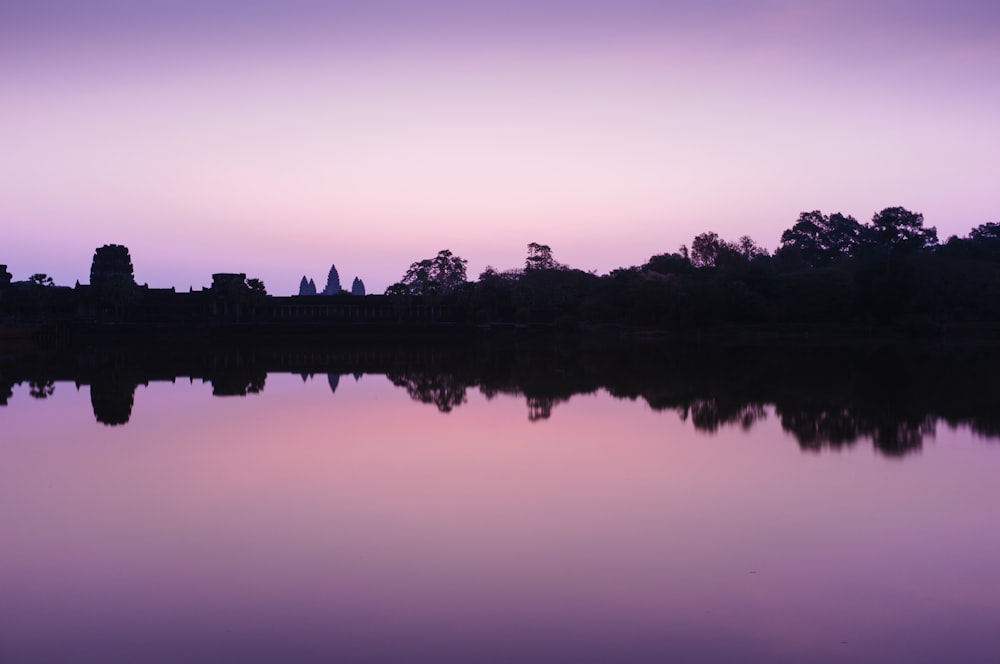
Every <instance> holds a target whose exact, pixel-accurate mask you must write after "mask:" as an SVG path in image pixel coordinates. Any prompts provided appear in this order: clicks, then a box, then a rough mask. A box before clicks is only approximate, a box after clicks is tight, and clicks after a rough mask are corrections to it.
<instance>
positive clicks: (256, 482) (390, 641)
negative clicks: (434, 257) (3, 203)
mask: <svg viewBox="0 0 1000 664" xmlns="http://www.w3.org/2000/svg"><path fill="white" fill-rule="evenodd" d="M828 354H829V357H823V355H824V354H821V353H811V352H799V353H773V352H768V351H762V350H754V351H753V352H748V351H746V350H742V351H741V350H738V349H734V350H720V349H714V350H706V349H672V350H671V349H667V348H652V349H650V348H646V349H639V351H638V352H637V351H632V350H628V351H624V350H616V349H615V348H604V347H602V348H601V349H599V350H597V351H587V350H577V351H573V352H570V351H567V350H565V349H560V350H559V351H558V352H555V351H551V350H550V349H548V348H547V347H545V346H544V345H541V344H536V345H532V344H528V343H520V345H518V344H517V343H511V344H507V345H504V344H478V343H472V344H468V345H459V346H457V347H456V348H453V349H446V348H440V347H435V346H427V345H424V346H420V345H412V346H409V347H395V346H389V345H382V346H378V345H374V344H370V345H368V346H357V345H354V346H347V345H341V346H337V347H333V345H331V347H329V348H325V347H318V348H317V347H312V348H310V347H308V346H306V347H303V346H302V345H294V344H290V345H289V346H288V347H280V346H272V347H253V348H250V347H244V348H241V349H238V351H237V350H233V349H214V350H213V349H206V348H192V349H187V350H185V351H184V352H180V351H171V352H170V353H169V354H162V353H156V354H153V353H150V352H148V351H147V350H146V349H128V348H124V349H112V350H107V351H104V352H91V353H84V354H74V353H65V354H62V355H60V354H59V353H55V352H49V353H38V354H36V355H34V356H19V357H10V356H8V357H5V358H3V359H0V377H2V378H0V394H4V393H8V394H9V393H11V392H12V391H13V394H14V396H13V402H12V404H11V406H12V407H11V406H8V407H7V408H3V409H0V429H2V433H0V526H2V528H0V530H2V532H3V536H4V540H3V546H2V552H3V565H0V594H2V597H3V601H2V602H0V661H5V662H6V661H11V662H67V661H70V662H77V661H89V662H152V663H154V664H155V663H158V662H230V661H232V662H241V663H243V662H317V663H319V662H400V661H404V662H423V661H428V662H461V663H463V664H464V663H466V662H477V663H479V662H573V663H574V664H581V663H586V662H628V663H629V664H632V663H641V664H647V663H648V664H654V663H655V664H659V663H660V662H673V661H678V662H699V663H701V662H709V663H713V662H715V663H723V662H725V663H728V662H769V663H771V664H773V663H775V662H780V663H786V662H787V663H789V664H791V663H798V662H823V663H830V664H832V663H834V662H846V661H849V662H864V663H865V664H869V663H871V664H875V663H877V662H884V661H891V662H907V663H908V664H909V663H918V664H921V663H923V662H927V663H931V662H941V661H961V662H996V661H1000V659H998V657H997V656H998V655H1000V649H998V642H997V639H996V625H995V623H996V618H995V616H996V615H997V611H998V609H1000V605H998V601H1000V600H998V598H1000V577H998V576H997V574H996V569H997V564H996V561H997V560H998V559H1000V531H998V529H997V528H996V527H995V522H996V504H997V500H998V499H1000V485H998V484H997V482H996V477H997V476H998V475H1000V446H998V445H986V444H982V443H981V442H978V441H976V440H975V437H974V436H973V435H971V434H970V432H969V430H968V428H967V427H968V426H975V427H977V428H978V429H979V430H983V429H986V428H988V427H989V426H990V425H991V423H993V424H995V422H996V419H995V418H996V417H997V415H996V413H997V410H998V409H997V408H995V406H996V405H997V404H996V399H997V396H996V393H995V392H994V391H993V390H991V389H989V387H990V383H989V379H991V378H992V375H993V371H994V370H995V368H996V366H997V365H996V363H993V362H991V360H990V359H989V358H988V357H985V356H983V354H981V353H980V354H970V355H969V357H967V358H965V359H963V358H962V357H961V356H959V357H957V358H954V357H953V358H951V360H949V362H950V364H949V363H946V362H945V361H944V359H941V360H936V359H930V358H928V356H926V355H925V356H920V355H916V356H902V355H899V354H897V355H895V356H894V357H892V358H890V359H889V360H887V361H885V362H882V363H879V362H876V361H875V360H874V358H873V357H872V355H873V354H874V351H873V353H869V354H868V355H865V354H860V355H859V356H856V357H851V356H848V355H847V354H844V353H828ZM946 364H948V367H950V368H948V367H945V365H946ZM942 367H944V368H942ZM362 372H363V373H367V374H369V375H370V376H374V378H372V379H370V380H369V376H366V379H365V380H364V381H361V382H360V383H355V381H351V380H350V379H349V378H348V375H357V374H361V373H362ZM300 376H304V378H305V380H306V381H309V382H308V384H306V385H303V383H302V382H301V381H300ZM324 377H325V379H324ZM383 377H385V378H383ZM178 378H180V380H177V379H178ZM189 378H190V381H189ZM265 378H266V386H267V389H266V390H265V391H264V392H263V393H262V394H255V392H258V391H260V390H261V389H262V388H263V387H264V384H265ZM171 380H176V381H177V384H172V383H171V382H169V381H171ZM191 382H201V383H202V384H200V385H191ZM73 383H76V384H78V385H80V386H81V387H82V388H83V389H82V390H80V391H77V390H73V389H68V387H67V386H68V385H72V384H73ZM147 383H148V385H147V387H146V388H145V389H142V390H137V389H136V386H138V385H145V384H147ZM32 384H35V385H36V386H49V387H54V388H55V390H54V392H50V396H49V397H48V398H46V399H44V400H35V399H32V398H30V397H29V392H30V391H32V390H31V386H32ZM14 385H18V386H19V388H18V389H16V390H11V388H12V386H14ZM209 388H211V389H209ZM334 388H336V389H334ZM400 388H402V389H400ZM41 391H43V392H49V388H48V387H46V388H45V389H42V390H41ZM87 392H89V396H90V402H89V403H88V401H87ZM210 393H214V394H244V395H247V396H246V397H245V398H231V397H230V398H225V399H215V398H213V397H211V396H210ZM579 395H590V396H588V397H586V398H581V397H580V396H579ZM493 397H496V398H493ZM133 399H134V400H135V401H136V404H135V408H134V410H133V408H132V403H133ZM411 399H413V400H412V401H411ZM423 404H426V405H423ZM91 405H92V406H93V409H94V414H95V416H96V417H97V418H98V420H100V421H101V422H104V423H106V424H121V423H123V422H125V421H127V420H128V419H129V416H130V412H131V413H132V419H131V422H130V423H129V425H128V426H124V427H123V426H117V427H114V428H113V429H112V428H109V427H104V426H101V425H96V426H95V425H93V424H92V423H91V422H87V421H83V420H89V418H90V413H89V411H88V409H89V408H90V406H91ZM442 412H444V413H450V414H448V415H443V414H442ZM526 415H527V417H526ZM991 418H992V419H991ZM954 423H961V424H963V425H966V426H963V428H962V429H961V430H950V429H949V428H948V425H950V424H954ZM782 430H784V431H788V432H791V433H792V435H794V436H795V439H797V440H798V441H799V445H801V449H802V450H808V451H810V453H808V454H802V453H800V448H799V446H798V445H796V443H795V442H793V441H794V439H793V438H792V437H791V435H788V434H785V433H783V431H782ZM935 434H937V435H938V436H939V441H940V442H939V444H936V445H928V446H926V451H925V453H923V454H920V455H915V454H910V455H908V456H907V457H906V462H905V463H897V462H895V461H889V462H887V461H886V460H885V458H883V457H881V456H879V455H876V454H872V453H871V451H872V448H871V447H869V446H868V445H867V444H860V443H859V441H869V440H870V441H873V443H874V445H875V446H877V449H879V450H881V452H882V453H887V454H902V453H904V452H906V451H911V450H914V449H918V448H919V446H920V444H921V441H922V440H925V439H926V437H927V436H931V435H935ZM709 437H714V439H712V440H710V439H709ZM851 446H854V448H853V449H854V450H856V451H858V452H862V451H863V452H865V453H850V454H830V453H826V452H828V451H829V450H831V449H850V448H851ZM815 450H823V451H824V452H825V453H824V454H822V455H820V454H816V453H814V451H815Z"/></svg>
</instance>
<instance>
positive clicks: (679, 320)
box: [386, 207, 1000, 329]
mask: <svg viewBox="0 0 1000 664" xmlns="http://www.w3.org/2000/svg"><path fill="white" fill-rule="evenodd" d="M386 292H387V295H391V296H395V297H397V298H430V299H434V300H436V301H443V302H447V303H449V304H450V305H452V307H453V309H454V311H457V312H460V314H461V316H463V317H464V320H466V321H469V322H479V323H490V322H512V323H549V324H567V325H573V324H575V323H578V322H582V321H591V322H606V323H624V324H629V325H638V326H646V327H658V328H665V329H684V328H691V327H706V326H718V325H746V324H760V323H781V324H787V323H806V324H848V325H851V324H878V325H899V324H904V325H913V326H920V325H940V324H944V323H987V322H988V323H996V322H1000V224H998V223H987V224H983V225H981V226H978V227H977V228H974V229H973V230H972V231H971V232H970V233H969V235H968V236H967V237H961V238H960V237H951V238H949V239H948V240H947V242H945V243H944V244H941V243H940V242H939V241H938V237H937V230H936V229H935V228H934V227H932V226H925V224H924V219H923V215H921V214H919V213H916V212H911V211H910V210H907V209H905V208H902V207H890V208H886V209H884V210H882V211H881V212H878V213H877V214H875V215H874V216H873V217H872V220H871V222H870V223H867V224H862V223H860V222H858V221H857V219H855V218H854V217H852V216H849V215H845V214H842V213H834V214H829V215H828V214H824V213H822V212H820V211H818V210H815V211H811V212H803V213H802V214H800V215H799V218H798V220H797V221H796V222H795V224H794V225H793V226H792V227H791V228H789V229H788V230H786V231H785V232H784V233H782V235H781V243H780V245H779V247H778V249H777V250H776V251H774V252H773V253H771V252H768V251H767V250H766V249H764V248H763V247H761V246H759V245H758V244H757V243H756V242H755V241H754V240H753V239H752V238H750V237H748V236H743V237H740V238H739V239H737V240H736V241H727V240H725V239H723V238H721V237H719V235H718V234H717V233H714V232H705V233H701V234H699V235H698V236H696V237H695V238H694V240H693V241H692V243H691V246H690V249H689V248H687V247H684V246H682V247H681V248H680V250H679V251H677V252H674V253H664V254H657V255H654V256H651V257H650V258H649V260H648V261H646V262H645V263H644V264H642V265H641V266H632V267H623V268H619V269H617V270H614V271H612V272H611V273H610V274H607V275H603V276H598V275H596V274H593V273H590V272H585V271H582V270H577V269H572V268H570V267H567V266H565V265H562V264H560V263H558V262H556V261H555V260H554V259H553V257H552V249H551V248H550V247H548V246H546V245H541V244H538V243H534V242H533V243H531V244H529V245H528V256H527V259H526V261H525V266H524V268H523V269H515V270H507V271H498V270H496V269H495V268H493V267H487V268H486V269H485V270H484V271H483V272H482V273H481V274H480V275H479V278H478V280H476V281H475V282H468V281H466V279H465V261H464V260H463V259H460V258H458V257H456V256H454V255H453V254H452V253H451V252H450V251H447V250H445V251H442V252H441V253H439V254H438V257H437V258H434V259H426V260H423V261H419V262H416V263H414V264H413V265H411V266H410V269H409V270H408V271H407V273H406V275H405V276H404V278H403V279H402V280H401V281H400V282H399V283H397V284H394V285H393V286H391V287H390V288H389V289H388V290H387V291H386Z"/></svg>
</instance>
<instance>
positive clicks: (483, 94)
mask: <svg viewBox="0 0 1000 664" xmlns="http://www.w3.org/2000/svg"><path fill="white" fill-rule="evenodd" d="M18 5H20V6H18ZM997 71H1000V5H997V4H996V3H993V2H973V1H971V0H959V1H951V2H926V1H924V2H921V1H907V2H902V1H898V2H892V1H885V0H874V1H873V0H869V1H866V2H859V1H854V0H846V1H845V0H840V1H837V2H804V1H800V2H790V1H785V0H773V1H759V2H749V1H737V0H728V1H721V2H701V3H693V2H672V1H669V0H666V1H660V2H652V1H650V2H642V1H638V0H619V1H617V2H598V1H596V0H591V1H587V0H582V1H581V0H577V1H575V2H568V1H564V2H560V1H554V0H550V1H545V0H541V1H538V0H536V1H533V2H522V1H520V0H513V1H512V0H508V1H506V2H479V3H474V2H423V3H421V2H403V1H401V0H375V1H369V2H340V3H336V2H319V1H309V0H291V1H289V0H285V1H283V2H277V1H265V0H256V1H254V0H239V1H237V0H222V1H219V2H207V1H205V0H200V1H195V0H171V1H169V2H168V1H166V0H146V1H144V2H141V3H136V2H129V1H126V0H99V1H97V2H87V1H85V0H72V1H71V0H24V1H22V2H19V3H18V2H5V3H3V5H2V6H0V99H2V100H3V103H2V104H0V146H2V147H0V155H2V156H0V228H2V230H3V237H4V241H3V243H2V244H0V263H7V264H8V265H9V269H10V271H11V272H12V273H13V275H14V278H15V279H24V278H27V276H29V275H30V274H31V273H33V272H39V271H41V272H47V273H49V274H51V275H53V276H54V277H55V278H56V281H57V282H58V283H64V284H72V283H73V282H74V281H76V280H77V279H80V280H81V281H82V282H86V281H87V280H88V275H89V264H90V258H91V256H92V253H93V249H94V247H96V246H99V245H101V244H105V243H124V244H126V245H128V246H129V247H130V249H131V251H132V256H133V260H134V263H135V266H136V277H137V279H138V280H139V281H140V282H148V283H149V284H150V285H151V286H177V287H179V288H187V287H188V286H189V285H193V286H195V287H196V288H198V287H201V286H205V285H208V283H209V282H210V280H211V276H210V275H211V273H212V272H216V271H240V272H247V273H249V274H251V275H253V276H259V277H261V278H263V279H264V281H265V282H266V283H267V285H268V287H269V290H270V291H271V292H273V293H276V294H287V293H290V292H293V291H294V290H295V289H296V288H297V285H298V281H299V278H300V277H301V276H302V275H303V274H307V275H308V276H310V277H313V278H314V279H316V281H317V282H322V281H324V280H325V275H326V272H327V270H328V269H329V266H330V263H331V262H334V263H336V264H337V267H338V270H339V272H340V275H341V279H342V281H343V282H346V283H345V285H349V282H350V280H351V279H352V278H353V277H354V276H355V275H360V276H361V277H362V278H363V279H364V280H365V282H366V284H367V285H368V289H369V292H381V291H382V290H383V289H384V288H385V286H386V285H388V284H389V283H391V282H393V281H395V280H397V279H398V278H399V277H400V276H401V275H402V273H403V272H404V271H405V269H406V267H407V266H408V265H409V263H411V262H412V261H414V260H418V259H421V258H425V257H428V256H432V255H433V254H435V253H436V252H437V250H439V249H442V248H450V249H451V250H453V251H454V252H456V253H458V254H459V255H462V256H464V257H466V258H468V259H469V272H470V277H473V278H474V277H475V276H476V275H477V274H478V273H479V271H481V270H482V268H484V267H485V266H486V265H487V264H492V265H494V266H496V267H498V268H501V269H503V268H509V267H515V266H518V265H520V264H522V263H523V260H524V254H525V245H526V244H527V243H528V242H533V241H534V242H542V243H546V244H549V245H551V246H552V247H553V250H554V252H555V257H556V258H557V259H558V260H560V261H561V262H564V263H567V264H569V265H571V266H573V267H579V268H582V269H588V270H589V269H593V270H597V271H598V272H602V273H603V272H606V271H608V270H611V269H613V268H615V267H619V266H623V265H631V264H637V263H642V262H643V261H645V260H646V259H647V258H648V257H649V256H650V255H652V254H657V253H663V252H666V251H674V250H676V249H677V247H678V246H679V245H681V244H682V243H690V241H691V238H692V237H693V236H694V235H695V234H696V233H698V232H701V231H705V230H715V231H717V232H719V233H720V234H721V235H723V237H727V238H730V239H734V238H735V237H736V236H738V235H742V234H749V235H751V236H752V237H754V238H755V239H756V240H757V241H758V242H759V243H761V244H763V245H764V246H766V247H768V248H769V249H773V248H774V247H775V246H776V245H777V243H778V239H779V237H780V235H781V231H782V230H784V229H785V228H788V227H789V226H791V224H792V223H794V221H795V219H796V217H797V216H798V213H799V212H801V211H803V210H812V209H817V208H818V209H821V210H824V211H826V212H834V211H842V212H845V213H848V214H853V215H854V216H856V217H858V218H859V219H860V220H862V221H867V220H868V219H870V217H871V215H872V214H873V213H874V212H875V211H877V210H879V209H881V208H884V207H888V206H891V205H903V206H905V207H908V208H910V209H913V210H916V211H920V212H923V213H924V215H925V217H926V221H927V223H928V224H931V225H935V226H937V227H938V229H939V233H940V235H941V236H942V238H946V237H947V236H949V235H952V234H959V235H964V234H965V233H967V232H968V230H969V229H970V228H971V227H973V226H975V225H978V224H980V223H984V222H988V221H998V220H1000V212H998V209H1000V194H998V193H997V192H998V191H1000V187H998V186H997V184H996V174H997V173H998V172H1000V156H998V155H1000V125H998V123H997V120H996V118H998V117H1000V85H997V83H996V72H997Z"/></svg>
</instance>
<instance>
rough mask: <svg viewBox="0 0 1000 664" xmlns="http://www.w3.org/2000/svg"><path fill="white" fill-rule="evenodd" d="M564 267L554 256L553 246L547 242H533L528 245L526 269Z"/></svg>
mask: <svg viewBox="0 0 1000 664" xmlns="http://www.w3.org/2000/svg"><path fill="white" fill-rule="evenodd" d="M562 267H564V266H563V265H560V264H559V263H557V262H556V261H555V259H554V258H552V247H550V246H549V245H547V244H538V243H537V242H532V243H530V244H529V245H528V258H527V259H525V261H524V269H525V270H555V269H559V268H562Z"/></svg>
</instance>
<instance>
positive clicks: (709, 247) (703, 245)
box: [691, 231, 725, 267]
mask: <svg viewBox="0 0 1000 664" xmlns="http://www.w3.org/2000/svg"><path fill="white" fill-rule="evenodd" d="M724 245H725V243H724V242H723V240H721V239H720V238H719V234H718V233H715V232H712V231H708V232H705V233H700V234H698V235H696V236H695V238H694V240H693V241H692V242H691V264H692V265H694V266H695V267H714V266H715V264H716V261H718V259H719V251H720V249H721V248H722V247H723V246H724Z"/></svg>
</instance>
